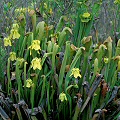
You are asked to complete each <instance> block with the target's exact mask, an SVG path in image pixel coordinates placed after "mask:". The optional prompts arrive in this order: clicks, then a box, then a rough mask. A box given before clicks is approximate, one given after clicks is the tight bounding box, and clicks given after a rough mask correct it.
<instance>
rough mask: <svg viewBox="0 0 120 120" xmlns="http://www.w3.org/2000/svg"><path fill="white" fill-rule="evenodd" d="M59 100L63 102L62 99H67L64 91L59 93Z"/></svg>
mask: <svg viewBox="0 0 120 120" xmlns="http://www.w3.org/2000/svg"><path fill="white" fill-rule="evenodd" d="M59 100H60V101H61V102H63V101H64V100H66V101H67V97H66V94H65V93H63V92H62V93H60V95H59Z"/></svg>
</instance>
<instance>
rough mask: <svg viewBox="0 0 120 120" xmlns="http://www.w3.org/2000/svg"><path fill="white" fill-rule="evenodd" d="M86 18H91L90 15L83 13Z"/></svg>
mask: <svg viewBox="0 0 120 120" xmlns="http://www.w3.org/2000/svg"><path fill="white" fill-rule="evenodd" d="M82 16H83V17H84V18H89V17H90V13H88V12H86V13H83V15H82Z"/></svg>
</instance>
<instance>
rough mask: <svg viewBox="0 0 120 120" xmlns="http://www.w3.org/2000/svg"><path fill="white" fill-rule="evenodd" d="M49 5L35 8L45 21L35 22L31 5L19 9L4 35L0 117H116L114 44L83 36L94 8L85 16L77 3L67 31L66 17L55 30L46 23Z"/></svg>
mask: <svg viewBox="0 0 120 120" xmlns="http://www.w3.org/2000/svg"><path fill="white" fill-rule="evenodd" d="M50 2H54V1H48V2H46V4H44V2H43V3H41V4H43V5H44V7H41V9H40V10H41V11H42V12H48V13H49V14H48V13H47V14H48V15H47V17H45V18H44V19H45V21H40V22H39V23H37V14H36V12H35V10H34V9H33V8H32V7H30V8H29V9H22V10H25V11H24V13H23V14H22V15H21V14H18V19H17V21H15V23H14V24H13V25H12V26H11V30H10V34H8V36H6V37H5V38H4V45H5V49H6V50H9V55H8V57H7V66H6V69H7V70H6V76H5V77H3V76H2V77H3V78H2V81H3V82H1V81H0V82H1V83H2V84H1V85H2V86H6V87H2V88H0V97H1V99H0V115H1V117H2V118H3V119H12V120H17V119H18V120H24V119H28V120H31V119H33V120H34V119H35V120H37V119H43V120H49V119H56V120H60V119H63V120H66V119H69V120H77V119H79V118H81V119H82V120H97V119H106V120H109V119H117V118H118V117H119V111H120V105H119V102H120V82H119V79H120V78H119V72H120V54H119V51H120V48H119V47H120V45H119V44H120V40H118V42H117V46H114V44H115V42H114V41H113V40H112V39H111V37H108V38H107V39H106V40H105V41H104V42H103V43H96V44H94V42H93V38H92V36H89V34H90V30H91V27H92V25H93V22H94V17H95V12H98V10H99V9H100V4H95V5H94V6H92V8H93V11H91V12H89V4H88V3H87V1H82V3H81V2H78V6H79V7H78V10H77V14H78V15H77V21H76V25H75V27H74V30H73V32H72V28H70V26H69V25H68V24H67V25H65V23H66V20H67V19H66V16H62V17H61V18H60V20H59V22H58V23H57V25H56V26H54V25H51V24H49V22H48V21H49V17H50V15H52V12H50V11H47V10H50V8H49V7H50ZM57 3H58V1H56V2H55V4H54V6H55V5H56V4H57ZM62 4H63V2H60V5H61V6H62ZM64 7H65V6H63V8H64ZM90 7H91V6H90ZM19 10H20V9H19ZM19 10H18V12H20V11H19ZM26 11H27V12H28V15H29V17H30V18H31V23H32V24H31V25H32V26H31V28H32V29H30V31H27V30H26V24H27V22H28V21H26V16H25V15H26V14H25V13H26ZM22 12H23V11H22ZM71 36H72V37H71ZM70 38H73V39H70ZM3 50H4V49H3V48H2V47H1V54H2V55H3V57H1V59H0V62H1V61H3V58H4V56H5V54H3V53H5V52H3ZM5 62H6V61H5ZM0 70H2V68H1V69H0ZM2 72H4V70H3V71H1V73H2ZM0 80H1V79H0ZM98 103H99V104H98ZM113 116H114V118H113Z"/></svg>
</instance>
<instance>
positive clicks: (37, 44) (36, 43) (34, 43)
mask: <svg viewBox="0 0 120 120" xmlns="http://www.w3.org/2000/svg"><path fill="white" fill-rule="evenodd" d="M28 49H30V55H31V53H32V50H36V51H38V50H41V48H40V41H39V40H33V41H32V45H31V46H29V48H28Z"/></svg>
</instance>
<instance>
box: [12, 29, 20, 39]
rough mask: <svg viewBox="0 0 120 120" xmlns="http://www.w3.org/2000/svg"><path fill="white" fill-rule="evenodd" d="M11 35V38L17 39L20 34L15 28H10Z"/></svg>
mask: <svg viewBox="0 0 120 120" xmlns="http://www.w3.org/2000/svg"><path fill="white" fill-rule="evenodd" d="M11 36H12V38H13V39H18V38H19V37H20V34H19V33H18V30H17V29H12V30H11Z"/></svg>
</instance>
